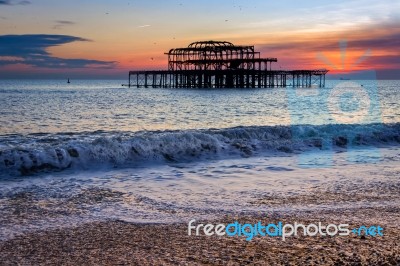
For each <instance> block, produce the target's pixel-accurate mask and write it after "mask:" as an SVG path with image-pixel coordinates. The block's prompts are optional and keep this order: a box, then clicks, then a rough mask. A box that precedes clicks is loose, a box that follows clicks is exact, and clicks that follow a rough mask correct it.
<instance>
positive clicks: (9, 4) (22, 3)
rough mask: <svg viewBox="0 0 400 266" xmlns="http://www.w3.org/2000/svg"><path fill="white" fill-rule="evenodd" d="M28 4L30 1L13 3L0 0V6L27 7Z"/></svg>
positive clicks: (8, 0) (9, 0)
mask: <svg viewBox="0 0 400 266" xmlns="http://www.w3.org/2000/svg"><path fill="white" fill-rule="evenodd" d="M29 4H31V2H30V1H19V2H15V1H12V0H0V5H8V6H12V5H29Z"/></svg>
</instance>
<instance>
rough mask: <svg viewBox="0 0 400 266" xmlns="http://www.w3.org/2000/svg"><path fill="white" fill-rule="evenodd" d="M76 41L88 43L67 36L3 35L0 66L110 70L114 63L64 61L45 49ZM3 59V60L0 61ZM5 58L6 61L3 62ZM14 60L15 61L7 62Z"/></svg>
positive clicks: (82, 60)
mask: <svg viewBox="0 0 400 266" xmlns="http://www.w3.org/2000/svg"><path fill="white" fill-rule="evenodd" d="M76 41H89V40H87V39H84V38H80V37H75V36H68V35H47V34H32V35H29V34H28V35H3V36H0V43H1V44H2V45H1V46H0V65H10V64H16V63H23V64H27V65H31V66H34V67H46V68H85V67H94V68H112V67H114V66H115V62H110V61H100V60H90V59H64V58H58V57H54V56H52V55H51V54H50V53H49V52H47V49H48V48H49V47H54V46H59V45H63V44H67V43H71V42H76ZM2 57H3V59H2ZM4 58H7V60H4ZM10 58H16V59H15V60H9V59H10Z"/></svg>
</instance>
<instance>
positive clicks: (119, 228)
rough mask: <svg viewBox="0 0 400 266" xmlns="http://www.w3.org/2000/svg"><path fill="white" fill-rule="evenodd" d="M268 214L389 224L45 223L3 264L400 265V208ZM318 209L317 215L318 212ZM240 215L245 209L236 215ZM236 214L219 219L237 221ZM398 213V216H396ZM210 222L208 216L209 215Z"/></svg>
mask: <svg viewBox="0 0 400 266" xmlns="http://www.w3.org/2000/svg"><path fill="white" fill-rule="evenodd" d="M267 217H270V218H269V219H268V222H277V221H278V220H279V221H286V222H288V223H294V222H300V223H304V224H309V223H315V222H316V221H321V222H326V223H328V222H329V223H335V222H337V223H340V222H348V223H349V224H352V225H357V226H359V225H361V224H363V223H362V221H363V220H364V219H365V218H366V217H368V218H369V221H368V225H372V224H370V223H375V224H380V225H382V226H383V227H384V230H385V231H384V236H382V237H380V236H379V237H370V236H367V237H363V236H354V235H350V236H334V237H330V236H329V237H328V236H324V237H323V236H317V237H310V236H297V237H293V236H291V237H289V238H287V239H286V240H285V241H282V239H281V238H279V237H278V238H277V237H255V238H254V239H253V240H251V241H246V240H245V237H237V236H235V237H228V236H222V237H217V236H211V237H207V236H204V235H202V236H188V234H187V224H181V223H180V224H137V223H129V222H123V221H109V222H92V223H88V224H83V225H80V226H77V227H72V228H61V229H55V230H45V231H40V232H34V233H28V234H26V235H21V236H17V237H15V238H13V239H10V240H7V241H1V242H0V256H1V258H2V262H0V265H11V264H12V265H14V264H23V265H26V264H41V265H51V264H62V265H78V264H85V265H115V264H119V265H127V264H130V265H176V264H178V265H223V264H224V265H225V262H227V263H228V265H243V264H261V265H281V264H285V265H292V264H293V265H294V264H300V263H303V264H306V265H320V264H324V265H396V264H397V265H398V264H399V263H400V244H399V243H398V239H399V237H400V230H399V221H400V219H399V218H400V208H398V207H386V208H382V207H380V208H362V207H361V208H358V209H354V210H350V211H349V212H343V211H342V210H336V211H329V212H328V211H326V212H322V213H321V212H309V213H303V214H301V215H289V214H277V213H275V214H273V215H267ZM315 217H317V218H315ZM236 218H237V217H236ZM236 218H235V217H224V218H222V220H219V221H214V222H217V223H220V222H232V221H235V220H236ZM258 220H262V221H265V216H260V217H256V216H248V217H245V216H243V217H240V218H239V221H241V222H253V223H255V222H257V221H258ZM396 221H397V222H396ZM201 222H207V221H201Z"/></svg>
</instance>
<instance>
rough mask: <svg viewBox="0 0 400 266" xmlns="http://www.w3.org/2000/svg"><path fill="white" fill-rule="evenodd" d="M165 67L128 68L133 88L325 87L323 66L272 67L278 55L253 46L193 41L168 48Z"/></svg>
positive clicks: (325, 71)
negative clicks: (266, 55) (271, 55)
mask: <svg viewBox="0 0 400 266" xmlns="http://www.w3.org/2000/svg"><path fill="white" fill-rule="evenodd" d="M166 55H168V70H150V71H130V72H129V83H128V86H129V87H136V88H274V87H290V86H291V87H311V86H319V87H325V75H326V73H327V72H328V70H326V69H315V70H273V69H272V63H274V62H277V61H278V59H277V58H261V56H260V52H256V51H254V46H236V45H233V44H232V43H229V42H219V41H205V42H195V43H192V44H190V45H189V46H188V47H186V48H176V49H171V50H170V51H169V52H168V53H166Z"/></svg>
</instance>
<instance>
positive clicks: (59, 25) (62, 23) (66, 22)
mask: <svg viewBox="0 0 400 266" xmlns="http://www.w3.org/2000/svg"><path fill="white" fill-rule="evenodd" d="M55 22H56V24H55V25H54V26H53V29H55V30H58V29H61V28H63V27H65V26H70V25H74V24H75V22H73V21H69V20H56V21H55Z"/></svg>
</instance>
